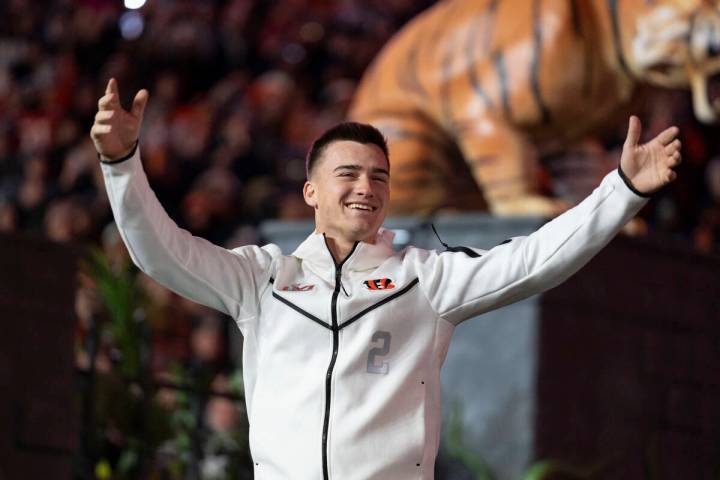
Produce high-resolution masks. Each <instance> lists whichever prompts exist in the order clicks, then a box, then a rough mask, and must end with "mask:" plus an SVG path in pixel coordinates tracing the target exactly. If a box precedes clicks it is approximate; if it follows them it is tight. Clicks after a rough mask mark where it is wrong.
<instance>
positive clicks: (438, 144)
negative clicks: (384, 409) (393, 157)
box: [382, 127, 460, 157]
mask: <svg viewBox="0 0 720 480" xmlns="http://www.w3.org/2000/svg"><path fill="white" fill-rule="evenodd" d="M382 130H383V133H384V134H385V135H386V136H387V137H388V138H389V139H393V138H397V139H408V138H411V139H413V140H417V141H418V142H420V143H423V144H425V146H427V147H430V148H432V149H434V150H435V151H438V152H441V153H443V155H445V156H448V157H452V156H456V155H459V154H460V152H459V151H458V150H457V146H456V145H455V144H453V143H452V142H450V141H449V140H445V141H444V140H441V139H438V138H435V137H432V136H430V135H428V134H426V133H420V132H413V131H410V130H406V129H403V128H399V127H388V128H383V129H382Z"/></svg>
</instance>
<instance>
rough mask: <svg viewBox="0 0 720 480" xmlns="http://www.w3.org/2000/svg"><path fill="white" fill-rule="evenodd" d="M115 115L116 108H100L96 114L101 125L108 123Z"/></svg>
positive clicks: (96, 121) (96, 119) (96, 118)
mask: <svg viewBox="0 0 720 480" xmlns="http://www.w3.org/2000/svg"><path fill="white" fill-rule="evenodd" d="M114 116H115V110H100V111H99V112H97V113H96V114H95V123H97V124H100V125H107V124H109V123H110V120H112V118H113V117H114Z"/></svg>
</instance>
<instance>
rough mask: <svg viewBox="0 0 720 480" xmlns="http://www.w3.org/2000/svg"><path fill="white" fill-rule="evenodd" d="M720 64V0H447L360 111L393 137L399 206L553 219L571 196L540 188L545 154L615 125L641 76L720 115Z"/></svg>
mask: <svg viewBox="0 0 720 480" xmlns="http://www.w3.org/2000/svg"><path fill="white" fill-rule="evenodd" d="M718 71H720V0H445V1H441V2H439V3H438V4H436V5H435V6H433V7H432V8H430V9H429V10H427V11H425V12H423V13H422V14H421V15H419V16H418V17H416V18H415V19H413V20H412V21H411V22H410V23H409V24H408V25H407V26H406V27H405V28H403V29H402V30H401V31H400V32H398V34H397V35H396V36H395V37H394V38H393V39H392V40H391V41H390V42H389V44H388V45H387V46H386V47H385V48H384V49H383V51H382V52H381V54H380V55H379V56H378V57H377V58H376V59H375V61H374V62H373V64H372V65H371V66H370V67H369V69H368V71H367V72H366V74H365V76H364V78H363V80H362V82H361V84H360V86H359V88H358V91H357V93H356V97H355V99H354V101H353V105H352V106H351V109H350V117H351V118H353V119H356V120H359V121H364V122H368V123H373V124H374V125H376V126H378V127H379V128H380V129H381V130H382V131H383V133H384V134H385V135H386V136H387V137H388V141H389V145H390V155H391V161H390V163H391V172H392V175H391V178H392V197H391V213H393V214H405V213H421V214H431V213H433V212H436V211H438V210H441V209H475V208H485V207H487V208H488V209H489V210H490V211H491V212H492V213H494V214H497V215H517V214H537V215H548V216H552V215H554V214H557V213H559V212H560V211H562V210H563V209H564V208H566V206H567V205H566V204H565V202H563V201H560V200H558V199H557V198H552V197H550V196H547V195H543V193H542V192H541V191H540V190H539V186H538V178H539V175H538V171H539V170H538V162H537V160H538V158H539V157H540V156H543V155H547V154H552V153H553V152H558V151H560V150H562V149H563V148H564V146H566V145H570V144H572V143H573V142H576V141H578V140H580V139H582V138H584V137H586V136H587V135H588V134H590V133H592V132H594V131H597V129H598V128H599V127H601V126H603V125H604V124H605V125H607V124H608V122H616V121H617V118H618V117H617V113H618V112H619V111H622V108H623V107H624V106H626V105H627V104H628V102H629V101H630V99H631V98H632V96H633V92H634V91H635V90H636V87H637V86H638V85H642V84H646V85H648V84H649V85H655V86H663V87H688V86H689V87H690V88H691V90H692V98H693V108H694V111H695V115H696V116H697V118H698V119H700V120H701V121H703V122H713V121H714V120H715V119H716V117H717V116H718V111H719V110H720V105H719V103H720V101H718V100H717V99H716V100H715V101H714V102H711V101H710V100H709V97H710V95H709V93H708V80H709V79H710V78H712V76H713V75H714V74H716V73H717V72H718ZM468 167H469V168H468ZM470 172H471V173H470ZM478 185H479V186H480V190H478ZM480 191H482V194H480Z"/></svg>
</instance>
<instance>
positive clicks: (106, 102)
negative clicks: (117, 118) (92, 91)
mask: <svg viewBox="0 0 720 480" xmlns="http://www.w3.org/2000/svg"><path fill="white" fill-rule="evenodd" d="M119 106H120V104H119V102H118V97H117V95H115V94H114V93H109V94H107V95H105V96H102V97H100V100H98V109H99V110H109V109H115V108H117V107H119Z"/></svg>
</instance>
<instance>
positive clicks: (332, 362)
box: [322, 234, 360, 480]
mask: <svg viewBox="0 0 720 480" xmlns="http://www.w3.org/2000/svg"><path fill="white" fill-rule="evenodd" d="M323 238H325V246H326V247H327V249H328V252H329V253H330V257H331V258H332V259H333V263H334V264H335V290H333V295H332V301H331V303H330V308H331V313H332V325H331V329H332V335H333V350H332V357H331V358H330V365H328V369H327V375H325V419H324V420H323V433H322V465H323V480H329V474H328V457H327V434H328V427H329V426H330V394H331V384H332V372H333V368H335V359H336V358H337V354H338V343H339V329H338V320H337V297H338V295H339V294H340V286H341V276H342V266H343V264H344V263H345V262H346V261H347V259H348V258H350V257H351V256H352V254H353V252H355V249H356V248H357V246H358V244H359V243H360V242H355V245H353V248H352V250H350V253H349V254H348V256H347V257H345V258H344V259H343V261H342V262H340V263H337V261H336V260H335V257H334V256H333V254H332V250H330V246H329V245H328V243H327V238H326V237H325V235H324V234H323Z"/></svg>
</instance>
